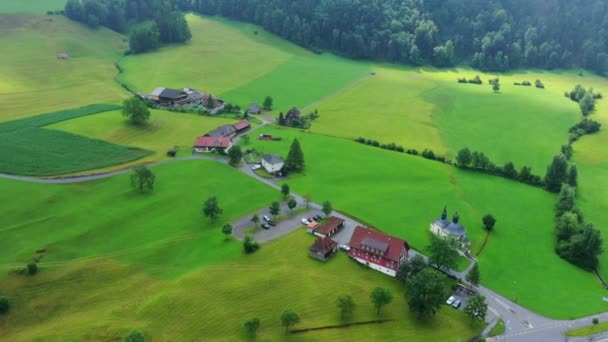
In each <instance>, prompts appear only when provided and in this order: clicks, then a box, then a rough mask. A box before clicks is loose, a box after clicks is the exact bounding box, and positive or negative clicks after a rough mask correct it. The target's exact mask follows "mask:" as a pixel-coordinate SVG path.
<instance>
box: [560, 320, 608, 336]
mask: <svg viewBox="0 0 608 342" xmlns="http://www.w3.org/2000/svg"><path fill="white" fill-rule="evenodd" d="M606 331H608V322H601V323H598V324H593V325H588V326H586V327H582V328H578V329H572V330H569V331H566V336H577V337H584V336H591V335H595V334H599V333H603V332H606Z"/></svg>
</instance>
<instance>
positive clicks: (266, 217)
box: [262, 215, 270, 222]
mask: <svg viewBox="0 0 608 342" xmlns="http://www.w3.org/2000/svg"><path fill="white" fill-rule="evenodd" d="M262 218H263V219H264V221H266V222H268V221H270V217H268V215H264V216H262Z"/></svg>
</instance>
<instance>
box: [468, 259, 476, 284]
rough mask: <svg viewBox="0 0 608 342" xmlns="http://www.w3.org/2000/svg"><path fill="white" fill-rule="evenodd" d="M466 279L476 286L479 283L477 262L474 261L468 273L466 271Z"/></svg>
mask: <svg viewBox="0 0 608 342" xmlns="http://www.w3.org/2000/svg"><path fill="white" fill-rule="evenodd" d="M466 278H467V280H468V281H469V282H470V283H471V284H473V285H475V286H477V285H478V284H479V264H477V263H475V264H474V265H473V267H472V268H471V270H470V271H469V273H467V277H466Z"/></svg>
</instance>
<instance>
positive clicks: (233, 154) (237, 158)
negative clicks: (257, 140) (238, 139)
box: [228, 145, 243, 165]
mask: <svg viewBox="0 0 608 342" xmlns="http://www.w3.org/2000/svg"><path fill="white" fill-rule="evenodd" d="M241 158H243V151H242V150H241V147H240V146H239V145H235V146H232V147H231V148H230V150H228V159H230V164H232V165H238V164H239V163H240V162H241Z"/></svg>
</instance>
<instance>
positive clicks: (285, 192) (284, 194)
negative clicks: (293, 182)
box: [281, 183, 289, 197]
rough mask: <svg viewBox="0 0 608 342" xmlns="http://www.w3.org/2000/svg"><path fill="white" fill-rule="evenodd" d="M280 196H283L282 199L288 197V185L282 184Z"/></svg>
mask: <svg viewBox="0 0 608 342" xmlns="http://www.w3.org/2000/svg"><path fill="white" fill-rule="evenodd" d="M281 194H283V197H287V196H288V195H289V185H288V184H287V183H283V185H281Z"/></svg>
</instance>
